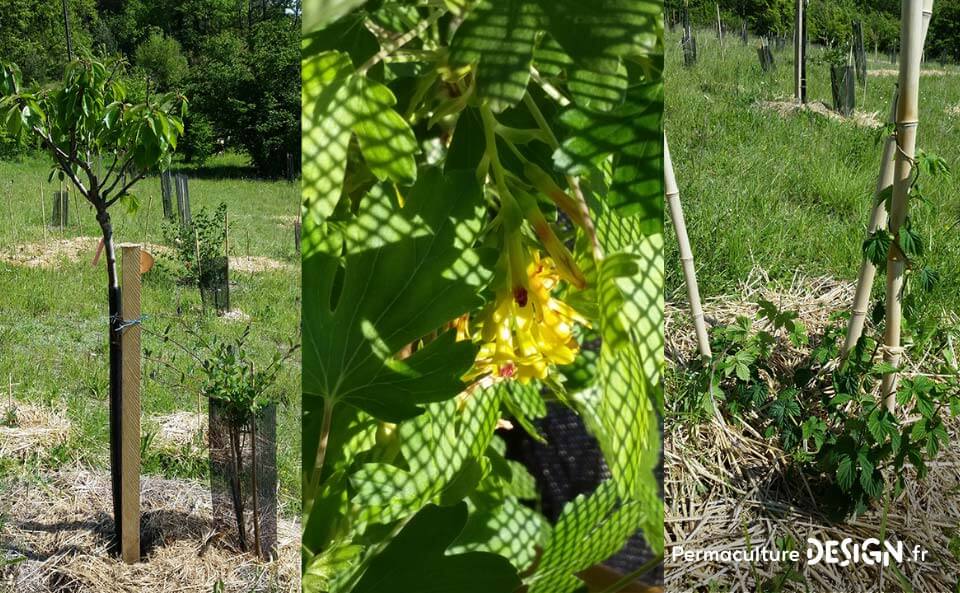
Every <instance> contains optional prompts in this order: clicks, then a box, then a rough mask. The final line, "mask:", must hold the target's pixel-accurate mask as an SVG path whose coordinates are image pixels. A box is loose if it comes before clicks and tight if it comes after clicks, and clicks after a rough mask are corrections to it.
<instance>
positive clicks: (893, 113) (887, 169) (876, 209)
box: [840, 0, 933, 360]
mask: <svg viewBox="0 0 960 593" xmlns="http://www.w3.org/2000/svg"><path fill="white" fill-rule="evenodd" d="M932 14H933V0H925V2H924V7H923V39H924V40H926V36H927V29H928V28H929V26H930V17H931V15H932ZM899 94H900V93H899V89H898V88H894V92H893V99H892V100H891V102H890V117H889V119H888V120H887V121H888V123H896V120H897V97H899ZM896 150H897V135H896V134H890V135H889V136H887V138H886V140H885V141H884V144H883V157H882V158H881V159H880V175H879V176H878V177H877V189H876V193H875V194H874V200H875V202H874V205H873V210H872V211H871V213H870V224H869V225H868V227H867V235H868V236H869V235H872V234H873V233H875V232H876V231H877V229H880V228H882V227H883V226H885V225H886V224H887V207H886V204H884V202H883V201H881V200H879V196H880V195H881V194H882V193H883V192H885V191H888V190H889V188H890V187H891V186H892V185H893V165H894V158H895V156H896ZM876 274H877V267H876V266H875V265H873V262H872V261H870V260H869V259H868V258H866V257H864V258H863V260H862V261H861V262H860V274H859V275H858V276H857V290H856V294H855V295H854V299H853V308H852V310H851V315H850V321H849V323H848V324H847V336H846V338H845V339H844V343H843V348H842V349H841V350H840V359H841V360H845V359H846V358H847V356H849V355H850V352H851V351H852V350H853V348H854V346H856V345H857V341H858V340H859V339H860V336H861V335H862V334H863V326H864V323H865V321H866V317H867V306H868V305H869V303H870V292H871V291H872V290H873V282H874V279H875V278H876Z"/></svg>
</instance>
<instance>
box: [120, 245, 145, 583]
mask: <svg viewBox="0 0 960 593" xmlns="http://www.w3.org/2000/svg"><path fill="white" fill-rule="evenodd" d="M120 249H121V255H122V259H121V266H122V274H123V276H122V282H123V287H122V291H121V294H122V298H123V309H122V312H123V322H124V325H125V326H126V329H125V330H124V332H123V337H122V339H121V340H122V341H121V344H122V347H123V383H122V384H123V401H122V403H121V412H120V472H119V473H120V517H118V518H116V520H117V522H118V523H119V524H120V529H119V532H120V542H119V543H120V556H121V558H122V559H123V561H124V562H126V563H127V564H134V563H136V562H139V561H140V314H141V313H140V287H141V282H140V265H141V263H140V258H141V255H140V246H139V245H137V244H131V243H124V244H122V245H120Z"/></svg>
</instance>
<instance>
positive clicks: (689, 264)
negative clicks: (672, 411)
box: [663, 134, 712, 360]
mask: <svg viewBox="0 0 960 593" xmlns="http://www.w3.org/2000/svg"><path fill="white" fill-rule="evenodd" d="M663 185H664V194H665V196H666V198H667V207H668V208H669V212H670V220H671V221H672V222H673V228H674V230H675V231H676V233H677V243H678V244H679V246H680V263H681V264H682V265H683V279H684V280H685V282H686V284H687V300H688V301H690V315H691V316H692V317H693V327H694V329H695V330H696V332H697V346H698V347H699V349H700V356H701V357H702V358H703V359H704V360H706V359H708V358H710V357H711V356H712V353H711V352H710V338H708V337H707V325H706V323H705V322H704V319H703V307H702V306H701V305H700V288H699V287H698V286H697V271H696V268H695V267H694V265H693V251H692V250H691V249H690V238H689V237H688V236H687V224H686V222H685V220H684V218H683V207H682V206H681V205H680V189H679V188H678V187H677V178H676V175H675V174H674V171H673V159H672V158H671V157H670V148H669V147H668V146H667V136H666V134H664V136H663Z"/></svg>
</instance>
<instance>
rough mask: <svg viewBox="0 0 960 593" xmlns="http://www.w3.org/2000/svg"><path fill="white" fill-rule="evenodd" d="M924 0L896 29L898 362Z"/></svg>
mask: <svg viewBox="0 0 960 593" xmlns="http://www.w3.org/2000/svg"><path fill="white" fill-rule="evenodd" d="M923 3H924V0H903V2H902V4H901V12H902V17H901V28H900V39H901V41H900V47H901V51H900V81H899V89H900V97H899V99H898V100H897V155H896V161H895V163H894V169H893V197H892V198H891V200H890V233H891V234H892V235H893V236H894V241H893V243H892V245H891V246H890V251H889V252H888V254H887V292H886V331H885V332H884V336H883V343H884V349H883V350H884V353H883V356H884V360H885V361H886V362H887V363H888V364H890V365H892V366H893V367H897V366H898V365H899V364H900V357H901V355H902V354H903V348H902V347H901V346H900V321H901V318H902V313H903V312H902V305H903V303H902V300H901V299H902V296H903V280H904V270H905V268H906V258H905V257H904V255H903V252H902V251H901V250H900V246H899V232H900V227H901V226H902V225H903V223H904V221H905V220H906V217H907V209H908V205H907V199H908V192H909V191H910V181H911V174H912V169H913V158H914V153H915V151H916V143H917V124H918V120H919V118H918V102H919V101H918V99H919V97H918V95H919V89H920V57H921V55H922V54H923ZM896 391H897V373H896V372H891V373H887V374H886V375H884V376H883V381H882V393H883V397H884V405H886V407H887V409H888V410H890V411H893V410H894V407H895V405H896V398H895V396H896Z"/></svg>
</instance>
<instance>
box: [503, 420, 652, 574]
mask: <svg viewBox="0 0 960 593" xmlns="http://www.w3.org/2000/svg"><path fill="white" fill-rule="evenodd" d="M547 410H548V411H547V415H546V417H544V418H543V419H541V420H538V421H536V426H537V429H538V430H539V431H540V434H542V435H543V436H544V437H545V438H546V439H547V443H546V444H541V443H538V442H537V441H535V440H533V439H532V438H530V436H529V435H528V434H527V433H526V432H525V431H523V430H519V429H514V430H508V431H501V436H502V437H503V438H504V439H505V440H506V442H507V457H509V458H511V459H514V460H516V461H519V462H520V463H522V464H524V465H525V466H526V467H527V469H528V470H529V471H530V473H531V474H532V475H533V477H534V478H536V480H537V485H538V486H539V488H540V497H541V509H542V511H543V513H544V515H546V517H547V518H548V519H549V520H550V521H551V522H556V520H557V518H558V517H559V516H560V512H561V511H562V510H563V507H564V505H566V504H567V503H568V502H569V501H571V500H573V499H574V498H576V497H577V496H579V495H580V494H589V493H592V492H593V491H594V490H596V489H597V486H599V485H600V482H601V481H602V480H604V479H606V478H609V477H610V471H609V470H608V469H607V465H606V463H605V462H604V459H603V453H602V452H601V451H600V445H599V444H598V443H597V441H596V439H594V438H593V437H592V436H591V435H590V433H588V432H587V429H586V427H585V426H584V424H583V421H582V420H581V419H580V417H579V416H577V414H576V413H575V412H573V411H572V410H570V409H569V408H567V407H565V406H563V405H560V404H554V403H551V404H549V405H548V408H547ZM657 478H658V480H659V481H660V483H661V485H662V484H663V461H662V458H661V463H660V465H659V466H658V467H657ZM661 496H662V492H661ZM653 556H654V555H653V552H652V551H651V550H650V548H649V547H648V546H647V544H646V542H645V541H644V539H643V534H642V533H639V532H638V533H637V534H635V535H634V536H633V537H632V538H631V539H630V540H629V541H628V542H627V544H626V545H625V546H624V547H623V549H622V550H620V552H618V553H617V554H616V555H615V556H613V557H612V558H610V559H609V560H608V561H607V562H606V563H605V565H606V566H608V567H610V568H612V569H614V570H616V571H618V572H620V573H622V574H626V573H629V572H632V571H634V570H637V569H639V568H640V567H641V566H642V565H643V564H644V563H646V562H648V561H649V560H651V559H652V558H653ZM639 581H640V582H642V583H645V584H650V585H653V584H659V583H662V582H663V565H662V564H661V565H660V566H659V567H657V569H656V570H653V571H650V572H648V573H647V574H646V575H644V576H643V577H642V578H641V579H639Z"/></svg>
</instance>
